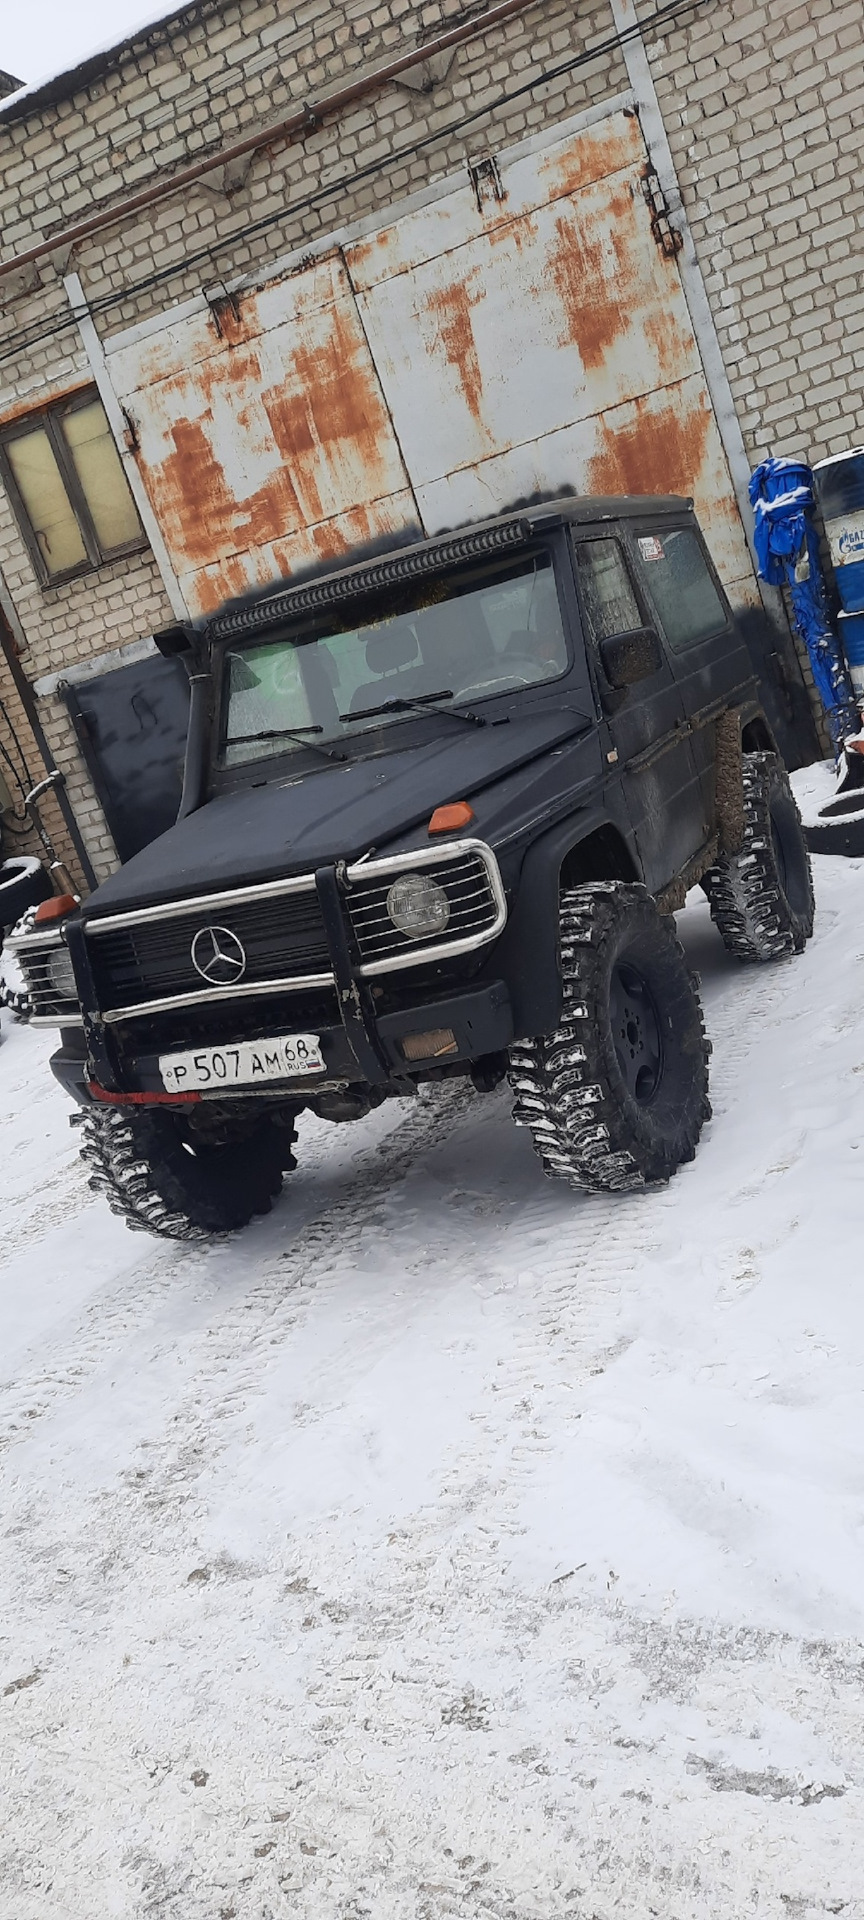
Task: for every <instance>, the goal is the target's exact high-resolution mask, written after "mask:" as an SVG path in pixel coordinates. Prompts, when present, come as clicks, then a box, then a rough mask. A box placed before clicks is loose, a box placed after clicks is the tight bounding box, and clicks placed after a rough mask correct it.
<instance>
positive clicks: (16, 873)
mask: <svg viewBox="0 0 864 1920" xmlns="http://www.w3.org/2000/svg"><path fill="white" fill-rule="evenodd" d="M52 893H53V887H52V885H51V881H50V879H49V877H48V874H47V873H46V871H45V868H44V867H43V866H42V865H41V863H40V862H39V861H38V860H33V859H31V858H29V857H27V856H24V855H21V856H20V857H18V858H16V859H12V860H4V861H3V862H2V865H0V1007H9V1008H10V1010H11V1012H12V1013H14V1014H15V1016H16V1018H17V1019H19V1020H27V1019H29V1017H30V1014H31V1013H32V1010H33V1009H32V1005H31V1001H30V996H29V994H28V992H27V986H26V982H25V979H24V975H23V973H22V971H21V968H20V967H19V965H18V962H17V959H16V957H15V955H14V953H12V952H11V950H8V949H7V951H6V952H5V953H4V952H3V943H4V940H5V938H6V935H7V934H9V933H17V932H19V931H20V932H25V931H27V930H28V929H29V927H30V926H31V925H32V922H33V916H34V914H35V912H36V908H37V907H38V906H39V905H40V904H41V902H42V901H43V900H48V899H50V897H51V894H52Z"/></svg>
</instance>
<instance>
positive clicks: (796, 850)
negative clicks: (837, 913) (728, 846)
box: [702, 753, 815, 962]
mask: <svg viewBox="0 0 864 1920" xmlns="http://www.w3.org/2000/svg"><path fill="white" fill-rule="evenodd" d="M743 782H744V838H743V842H742V845H741V849H740V851H739V852H738V853H732V854H723V855H721V857H720V859H719V860H718V861H717V862H716V863H715V865H714V866H713V867H711V868H710V869H709V871H708V872H707V873H704V874H703V875H702V887H703V889H704V891H705V893H706V894H707V895H708V901H709V904H710V907H711V918H712V920H713V921H714V924H715V926H716V927H717V930H718V932H719V934H720V936H721V938H722V940H723V944H724V946H726V947H728V949H729V952H730V953H734V954H735V955H736V956H737V958H738V959H739V960H748V961H757V962H764V961H766V960H781V959H783V957H784V956H785V955H788V954H793V953H801V952H802V951H803V949H804V947H805V946H806V944H807V941H808V940H809V938H810V935H811V933H812V932H813V918H814V913H815V902H814V898H813V875H812V872H811V868H810V855H809V853H808V851H807V844H806V841H805V839H804V830H803V828H802V825H801V816H800V814H799V812H798V808H797V806H796V804H795V795H794V794H793V792H792V788H791V786H790V785H789V775H788V774H787V772H786V768H785V767H784V765H783V763H782V761H781V760H779V759H778V757H777V755H776V754H775V753H748V754H745V756H744V769H743Z"/></svg>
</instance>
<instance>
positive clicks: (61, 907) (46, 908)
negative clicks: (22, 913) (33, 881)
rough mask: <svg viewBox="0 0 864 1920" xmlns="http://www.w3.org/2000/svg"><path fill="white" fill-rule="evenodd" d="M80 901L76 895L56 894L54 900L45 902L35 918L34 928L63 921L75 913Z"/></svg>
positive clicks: (38, 908)
mask: <svg viewBox="0 0 864 1920" xmlns="http://www.w3.org/2000/svg"><path fill="white" fill-rule="evenodd" d="M77 905H78V901H77V900H76V898H75V895H74V893H55V895H54V898H53V899H52V900H43V901H42V905H41V906H39V907H37V908H36V912H35V914H34V916H33V925H34V927H44V926H45V925H46V924H47V922H48V921H49V920H62V919H63V917H64V915H65V914H67V913H74V911H75V908H76V907H77Z"/></svg>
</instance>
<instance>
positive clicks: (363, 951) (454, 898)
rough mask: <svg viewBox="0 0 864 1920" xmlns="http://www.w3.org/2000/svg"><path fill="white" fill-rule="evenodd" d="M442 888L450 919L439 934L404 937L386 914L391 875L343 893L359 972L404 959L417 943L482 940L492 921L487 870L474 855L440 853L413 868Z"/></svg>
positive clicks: (424, 945)
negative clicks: (448, 856) (432, 861)
mask: <svg viewBox="0 0 864 1920" xmlns="http://www.w3.org/2000/svg"><path fill="white" fill-rule="evenodd" d="M418 870H419V871H421V872H423V873H425V874H427V875H428V878H429V879H430V880H434V881H435V882H436V883H437V885H438V886H439V887H443V888H444V892H445V893H446V895H447V899H448V901H449V903H450V918H449V920H448V922H447V926H446V928H445V929H444V931H443V932H442V933H440V934H434V935H430V936H429V937H428V938H427V937H425V936H424V938H422V939H419V940H416V939H412V940H409V938H408V936H407V934H404V933H400V931H399V929H398V927H394V925H393V922H392V920H391V918H390V915H389V913H388V912H387V895H388V893H389V891H390V888H391V887H392V885H393V881H394V878H395V877H396V876H395V875H394V874H393V873H390V874H388V875H387V876H386V878H385V879H383V880H375V881H371V880H370V881H368V882H365V881H359V882H355V883H354V885H353V886H352V889H351V892H350V894H349V896H348V910H349V912H350V915H351V924H352V926H353V928H354V937H355V939H356V941H357V945H358V948H359V951H360V958H361V961H362V963H363V970H364V972H365V973H375V972H377V971H378V970H379V968H381V967H384V966H385V965H386V970H387V971H389V970H390V968H391V967H395V966H398V965H399V964H400V963H402V961H403V956H404V958H405V959H409V958H410V957H411V955H412V954H414V953H416V952H417V950H418V948H420V947H422V948H423V949H424V951H425V950H426V949H427V948H428V949H434V948H435V947H438V946H450V945H451V944H452V942H453V941H461V940H475V939H482V937H483V935H484V934H486V933H488V932H489V931H490V929H491V928H492V927H494V926H495V924H496V922H497V920H498V914H499V909H498V903H497V901H496V899H495V895H494V893H493V891H492V884H491V881H490V878H489V871H488V868H487V866H486V862H485V860H483V859H482V858H481V856H480V854H478V853H459V854H455V855H454V856H453V858H452V859H451V860H448V859H446V857H442V859H441V861H440V862H439V861H436V862H435V865H434V866H430V865H429V864H428V863H427V862H424V863H423V866H422V867H420V868H419V869H418Z"/></svg>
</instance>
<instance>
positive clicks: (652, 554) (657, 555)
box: [639, 533, 664, 560]
mask: <svg viewBox="0 0 864 1920" xmlns="http://www.w3.org/2000/svg"><path fill="white" fill-rule="evenodd" d="M639 552H640V553H641V555H642V558H643V560H662V559H663V558H664V554H663V542H662V540H659V539H658V537H657V535H656V533H645V534H641V535H640V538H639Z"/></svg>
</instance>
